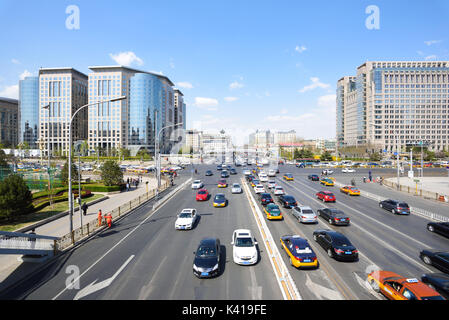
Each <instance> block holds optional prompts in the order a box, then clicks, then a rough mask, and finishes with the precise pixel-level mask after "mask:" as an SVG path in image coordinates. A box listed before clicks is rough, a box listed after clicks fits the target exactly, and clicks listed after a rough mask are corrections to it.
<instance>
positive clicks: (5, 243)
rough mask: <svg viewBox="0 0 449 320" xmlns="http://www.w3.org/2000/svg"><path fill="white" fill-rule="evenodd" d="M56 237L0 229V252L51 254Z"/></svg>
mask: <svg viewBox="0 0 449 320" xmlns="http://www.w3.org/2000/svg"><path fill="white" fill-rule="evenodd" d="M57 239H58V238H57V237H49V236H41V235H37V234H28V233H19V232H7V231H0V254H22V255H42V256H43V255H52V254H53V253H54V250H55V243H56V241H57Z"/></svg>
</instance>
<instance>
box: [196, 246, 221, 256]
mask: <svg viewBox="0 0 449 320" xmlns="http://www.w3.org/2000/svg"><path fill="white" fill-rule="evenodd" d="M216 255H217V252H216V250H215V248H213V247H199V248H198V251H197V253H196V256H197V257H215V256H216Z"/></svg>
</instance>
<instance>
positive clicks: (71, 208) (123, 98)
mask: <svg viewBox="0 0 449 320" xmlns="http://www.w3.org/2000/svg"><path fill="white" fill-rule="evenodd" d="M125 99H126V96H121V97H119V98H113V99H109V100H104V101H97V102H94V103H89V104H86V105H84V106H82V107H80V108H79V109H78V110H76V111H75V113H74V114H73V115H72V118H71V119H70V122H69V159H68V165H69V216H70V233H71V232H72V231H73V219H72V218H73V194H72V122H73V119H74V118H75V116H76V115H77V114H78V112H80V111H81V110H83V109H84V108H87V107H90V106H94V105H97V104H100V103H106V102H116V101H121V100H125Z"/></svg>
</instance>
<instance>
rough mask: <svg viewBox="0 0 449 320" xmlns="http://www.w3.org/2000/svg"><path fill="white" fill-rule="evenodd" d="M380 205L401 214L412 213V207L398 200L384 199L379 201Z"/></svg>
mask: <svg viewBox="0 0 449 320" xmlns="http://www.w3.org/2000/svg"><path fill="white" fill-rule="evenodd" d="M379 207H381V208H382V209H385V210H387V211H391V213H394V214H401V215H409V214H410V207H409V206H408V204H407V203H405V202H402V201H397V200H391V199H387V200H383V201H381V202H379Z"/></svg>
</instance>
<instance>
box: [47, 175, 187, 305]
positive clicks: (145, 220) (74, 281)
mask: <svg viewBox="0 0 449 320" xmlns="http://www.w3.org/2000/svg"><path fill="white" fill-rule="evenodd" d="M190 180H191V179H188V180H187V181H186V182H184V184H183V185H182V187H180V188H179V190H182V189H184V188H185V186H186V185H187V184H188V183H189V182H190ZM164 205H165V203H164V204H163V205H162V206H160V207H159V208H157V209H156V210H154V211H153V212H152V213H151V214H150V215H148V217H146V218H145V219H144V220H143V221H142V222H141V223H139V224H138V225H137V226H136V227H135V228H134V229H132V230H131V231H130V232H129V233H128V234H127V235H125V236H124V237H123V238H122V239H120V241H119V242H117V243H116V244H115V245H114V246H113V247H112V248H111V249H109V250H108V251H106V253H105V254H103V255H102V256H101V257H100V258H98V260H96V261H95V262H94V263H92V265H91V266H90V267H88V268H87V269H86V270H85V271H84V272H83V273H82V274H81V275H79V276H78V277H77V278H76V279H74V280H73V283H76V282H77V281H79V280H80V279H81V277H82V276H84V275H85V274H86V273H87V272H88V271H89V270H90V269H92V268H93V267H94V266H95V265H96V264H97V263H99V262H100V261H101V260H103V259H104V257H106V256H107V255H108V254H109V253H111V251H112V250H114V249H115V248H116V247H118V246H119V245H120V244H121V243H122V242H123V241H125V240H126V238H128V237H129V236H130V235H131V234H133V233H134V232H135V231H136V230H137V229H138V228H140V226H141V225H143V224H144V223H145V222H147V221H148V219H150V218H151V217H152V216H153V215H154V214H155V213H156V212H158V211H159V210H160V209H161V208H163V206H164ZM68 289H70V288H69V287H65V288H64V289H63V290H61V292H59V293H58V294H57V295H56V296H55V297H53V299H52V300H56V299H57V298H59V296H60V295H61V294H63V293H64V292H65V291H66V290H68Z"/></svg>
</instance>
